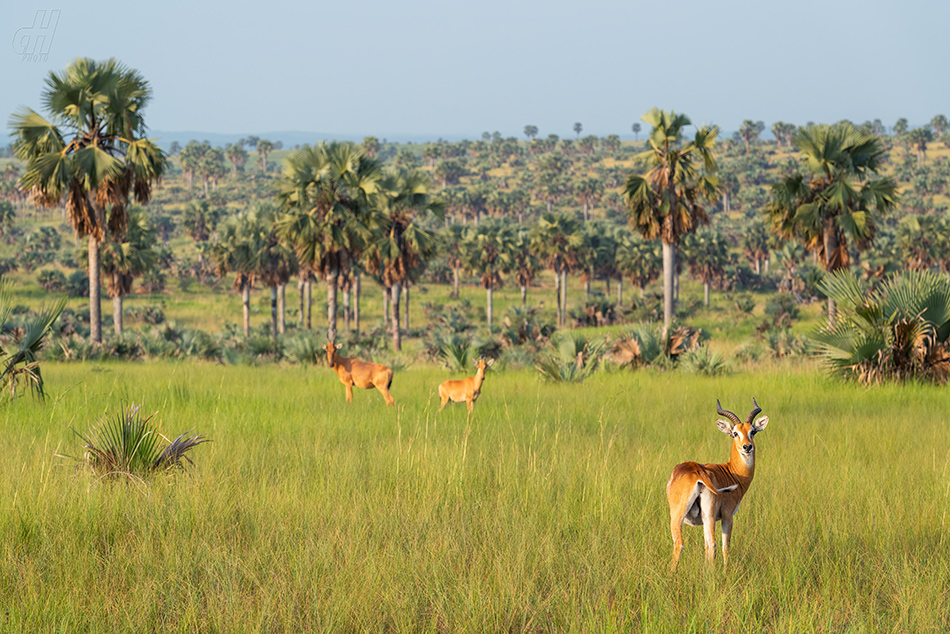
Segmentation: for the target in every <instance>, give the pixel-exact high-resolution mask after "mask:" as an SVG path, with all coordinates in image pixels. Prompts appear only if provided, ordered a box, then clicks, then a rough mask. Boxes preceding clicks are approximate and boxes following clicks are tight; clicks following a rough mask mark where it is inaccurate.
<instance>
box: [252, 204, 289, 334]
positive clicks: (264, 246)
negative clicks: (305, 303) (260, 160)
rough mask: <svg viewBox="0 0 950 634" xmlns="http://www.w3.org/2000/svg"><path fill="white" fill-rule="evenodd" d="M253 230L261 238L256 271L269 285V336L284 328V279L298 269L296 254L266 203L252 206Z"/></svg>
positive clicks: (274, 210) (282, 331) (272, 209)
mask: <svg viewBox="0 0 950 634" xmlns="http://www.w3.org/2000/svg"><path fill="white" fill-rule="evenodd" d="M252 213H253V217H252V220H251V222H252V223H253V226H254V230H255V231H256V232H257V234H258V236H259V237H258V240H259V241H260V247H261V253H260V257H258V258H256V259H255V264H256V266H257V270H256V271H255V274H256V276H257V278H258V279H260V280H261V282H263V283H264V284H266V285H267V286H268V287H269V288H270V314H271V335H272V336H273V338H274V340H276V339H277V334H278V333H280V334H283V333H284V331H285V329H286V327H285V322H284V319H285V315H286V300H285V297H286V295H285V289H286V286H287V282H288V281H289V280H290V278H291V277H293V276H294V275H296V274H297V273H298V271H299V266H298V264H297V255H296V253H294V251H293V249H292V248H290V247H289V246H288V245H287V244H286V243H285V242H283V241H281V239H280V237H279V236H278V235H277V220H278V214H277V210H276V209H274V207H272V206H271V205H269V204H259V205H257V206H255V207H252Z"/></svg>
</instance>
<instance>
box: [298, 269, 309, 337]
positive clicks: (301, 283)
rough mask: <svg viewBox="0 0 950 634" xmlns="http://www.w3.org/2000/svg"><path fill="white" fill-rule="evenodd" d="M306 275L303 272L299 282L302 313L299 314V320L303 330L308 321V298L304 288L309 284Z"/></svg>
mask: <svg viewBox="0 0 950 634" xmlns="http://www.w3.org/2000/svg"><path fill="white" fill-rule="evenodd" d="M306 277H307V274H306V273H301V274H300V281H299V282H297V291H298V292H299V293H300V314H299V315H298V321H299V322H300V329H301V330H303V329H304V326H306V325H307V321H306V314H307V313H306V310H305V309H304V300H305V299H306V298H305V297H304V288H306V286H307V282H306Z"/></svg>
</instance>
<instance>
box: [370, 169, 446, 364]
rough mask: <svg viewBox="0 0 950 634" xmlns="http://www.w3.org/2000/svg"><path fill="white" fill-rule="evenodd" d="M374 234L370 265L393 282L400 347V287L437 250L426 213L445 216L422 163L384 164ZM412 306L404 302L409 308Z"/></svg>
mask: <svg viewBox="0 0 950 634" xmlns="http://www.w3.org/2000/svg"><path fill="white" fill-rule="evenodd" d="M373 202H374V203H375V204H374V208H375V211H376V212H377V213H376V214H374V216H373V225H374V227H373V228H374V229H375V230H374V238H373V240H372V243H371V245H370V247H369V250H368V252H367V261H368V264H369V269H370V271H371V272H373V273H377V274H378V275H379V276H380V278H381V280H382V282H383V284H384V285H385V286H388V287H389V288H390V298H391V301H392V337H393V349H394V350H396V351H399V350H402V333H401V324H400V322H399V301H400V295H401V294H402V288H403V286H404V285H406V284H408V283H409V282H410V281H412V280H414V279H416V276H417V275H419V274H420V273H421V271H422V268H423V267H424V265H425V263H426V261H427V260H428V259H429V258H431V257H432V255H433V254H434V253H435V250H436V241H435V235H434V234H433V232H432V231H430V230H429V229H428V228H427V226H426V225H425V221H426V220H427V219H428V218H427V216H430V215H431V216H433V217H434V218H435V219H436V220H437V221H438V222H442V220H443V219H444V215H445V211H444V208H443V206H442V203H441V201H439V200H438V199H437V198H435V196H434V194H433V184H432V180H431V179H430V178H429V175H428V174H427V173H426V172H424V171H422V170H418V169H405V168H398V167H391V168H387V169H385V170H383V172H382V178H380V180H379V183H378V193H377V195H376V196H374V198H373ZM408 310H409V307H408V306H406V311H407V313H408Z"/></svg>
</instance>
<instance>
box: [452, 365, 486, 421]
mask: <svg viewBox="0 0 950 634" xmlns="http://www.w3.org/2000/svg"><path fill="white" fill-rule="evenodd" d="M494 362H495V360H494V359H489V360H487V361H486V360H485V359H479V360H478V361H476V362H475V366H476V367H477V368H478V370H476V372H475V376H470V377H466V378H464V379H461V380H458V381H445V382H444V383H442V384H441V385H440V386H439V400H440V401H441V403H442V404H441V405H440V406H439V411H440V412H441V411H442V408H443V407H445V405H446V403H448V402H449V401H450V400H451V401H454V402H456V403H461V402H462V401H465V404H466V405H468V414H469V416H471V415H472V408H473V407H474V404H475V400H476V399H478V395H479V394H481V393H482V383H484V382H485V371H486V370H487V369H488V367H489V366H490V365H491V364H492V363H494Z"/></svg>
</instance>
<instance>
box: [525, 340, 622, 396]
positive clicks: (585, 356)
mask: <svg viewBox="0 0 950 634" xmlns="http://www.w3.org/2000/svg"><path fill="white" fill-rule="evenodd" d="M549 346H550V349H549V351H548V353H547V354H542V355H540V358H539V359H538V361H537V363H536V364H535V367H536V368H537V370H538V372H540V373H541V377H542V378H543V379H545V380H547V381H554V382H557V383H560V382H566V383H580V382H581V381H583V380H584V379H586V378H587V377H589V376H590V375H591V374H593V373H594V372H595V371H596V370H597V368H598V366H599V365H600V361H601V358H602V357H603V356H604V353H605V352H606V351H607V338H606V337H592V338H590V339H588V338H587V337H585V336H584V335H581V334H578V333H574V332H569V331H560V332H556V333H554V335H552V336H551V341H550V342H549Z"/></svg>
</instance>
